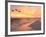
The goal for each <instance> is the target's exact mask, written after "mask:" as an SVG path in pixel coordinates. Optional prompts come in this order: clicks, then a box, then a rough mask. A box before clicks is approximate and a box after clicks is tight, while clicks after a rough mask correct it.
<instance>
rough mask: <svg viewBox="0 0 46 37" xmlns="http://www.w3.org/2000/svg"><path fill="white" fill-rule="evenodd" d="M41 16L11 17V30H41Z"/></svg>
mask: <svg viewBox="0 0 46 37" xmlns="http://www.w3.org/2000/svg"><path fill="white" fill-rule="evenodd" d="M40 20H41V19H40V18H11V31H32V30H41V21H40Z"/></svg>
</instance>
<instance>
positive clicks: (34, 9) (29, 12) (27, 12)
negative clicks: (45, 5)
mask: <svg viewBox="0 0 46 37" xmlns="http://www.w3.org/2000/svg"><path fill="white" fill-rule="evenodd" d="M16 9H17V11H16ZM12 10H13V11H12ZM10 12H11V17H16V18H19V17H20V18H21V17H30V18H35V17H40V16H41V7H40V6H19V5H17V6H16V5H11V7H10Z"/></svg>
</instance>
